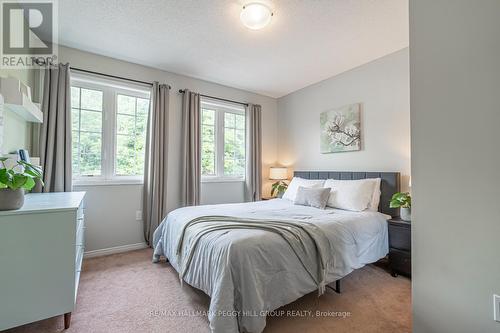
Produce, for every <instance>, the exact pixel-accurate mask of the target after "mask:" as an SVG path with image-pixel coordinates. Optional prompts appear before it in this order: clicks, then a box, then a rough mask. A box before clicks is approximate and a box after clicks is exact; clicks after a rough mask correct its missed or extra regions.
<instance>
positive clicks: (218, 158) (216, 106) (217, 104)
mask: <svg viewBox="0 0 500 333" xmlns="http://www.w3.org/2000/svg"><path fill="white" fill-rule="evenodd" d="M204 106H206V107H204ZM204 108H206V109H212V110H215V121H214V126H215V129H214V131H215V135H214V136H215V175H213V176H212V175H203V174H202V175H201V182H202V183H224V182H244V181H245V173H244V174H243V175H242V176H229V175H228V176H226V175H224V129H225V127H224V115H225V113H226V112H227V113H233V114H239V115H243V116H244V117H245V161H246V158H247V156H248V152H247V147H246V140H247V138H246V136H247V124H246V110H245V107H243V106H242V105H239V104H234V103H229V102H221V101H218V100H213V99H211V98H208V97H202V98H201V101H200V117H201V116H202V115H201V112H203V111H202V109H204ZM201 126H202V124H201V121H200V136H201V135H202V131H201ZM202 139H203V138H201V137H200V141H202ZM200 149H201V147H200ZM200 172H201V171H200Z"/></svg>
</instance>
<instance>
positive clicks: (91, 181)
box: [73, 178, 144, 186]
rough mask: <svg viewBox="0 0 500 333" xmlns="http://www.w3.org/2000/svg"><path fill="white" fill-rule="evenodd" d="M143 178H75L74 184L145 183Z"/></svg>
mask: <svg viewBox="0 0 500 333" xmlns="http://www.w3.org/2000/svg"><path fill="white" fill-rule="evenodd" d="M143 184H144V179H142V178H126V179H73V186H119V185H143Z"/></svg>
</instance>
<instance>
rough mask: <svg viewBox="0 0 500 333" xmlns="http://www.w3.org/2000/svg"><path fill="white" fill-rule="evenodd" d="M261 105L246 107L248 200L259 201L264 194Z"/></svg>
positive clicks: (246, 197)
mask: <svg viewBox="0 0 500 333" xmlns="http://www.w3.org/2000/svg"><path fill="white" fill-rule="evenodd" d="M261 109H262V108H261V106H260V105H254V104H249V105H248V106H247V109H246V125H247V138H246V144H247V148H246V150H247V158H246V164H247V165H246V177H245V190H246V191H245V199H246V201H257V200H260V199H261V194H262V140H261V131H262V125H261Z"/></svg>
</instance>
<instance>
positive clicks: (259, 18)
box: [240, 2, 273, 30]
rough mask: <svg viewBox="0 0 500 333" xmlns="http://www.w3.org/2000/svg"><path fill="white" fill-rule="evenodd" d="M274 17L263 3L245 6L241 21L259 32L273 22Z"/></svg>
mask: <svg viewBox="0 0 500 333" xmlns="http://www.w3.org/2000/svg"><path fill="white" fill-rule="evenodd" d="M272 16H273V12H272V11H271V9H270V8H269V7H267V6H266V5H264V4H262V3H257V2H253V3H249V4H247V5H245V6H243V10H242V11H241V14H240V19H241V22H243V24H244V25H245V27H247V28H249V29H252V30H259V29H262V28H264V27H265V26H266V25H268V24H269V22H271V17H272Z"/></svg>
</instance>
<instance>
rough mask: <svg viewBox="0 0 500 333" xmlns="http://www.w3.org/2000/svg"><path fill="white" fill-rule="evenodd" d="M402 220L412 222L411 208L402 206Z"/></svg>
mask: <svg viewBox="0 0 500 333" xmlns="http://www.w3.org/2000/svg"><path fill="white" fill-rule="evenodd" d="M399 214H400V215H401V216H400V217H401V220H403V221H406V222H411V208H403V207H401V210H400V213H399Z"/></svg>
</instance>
